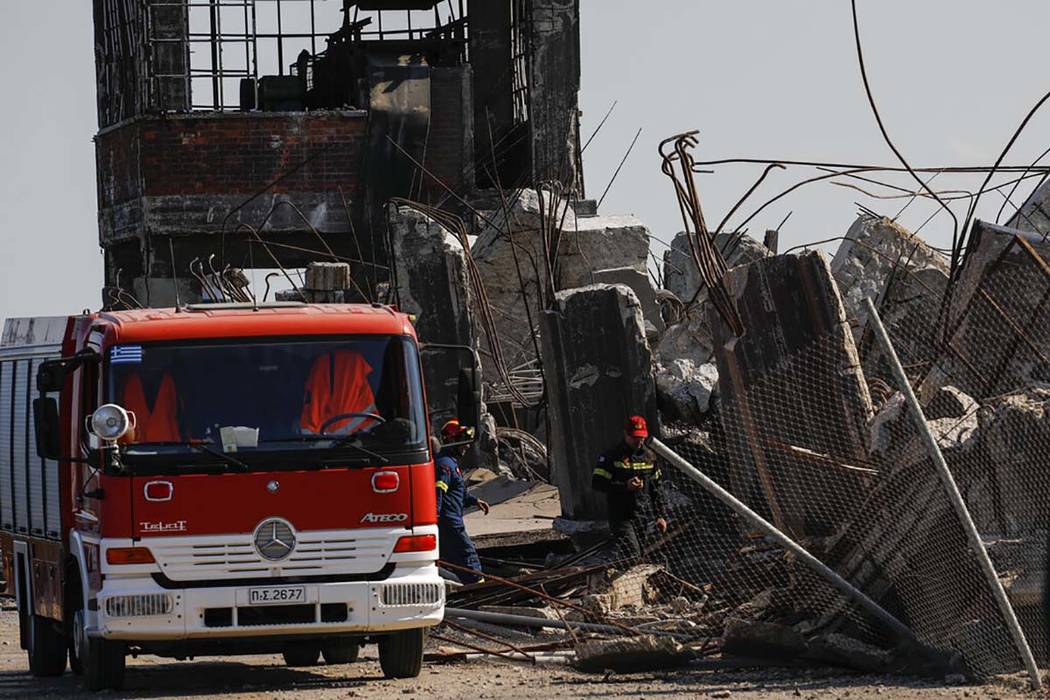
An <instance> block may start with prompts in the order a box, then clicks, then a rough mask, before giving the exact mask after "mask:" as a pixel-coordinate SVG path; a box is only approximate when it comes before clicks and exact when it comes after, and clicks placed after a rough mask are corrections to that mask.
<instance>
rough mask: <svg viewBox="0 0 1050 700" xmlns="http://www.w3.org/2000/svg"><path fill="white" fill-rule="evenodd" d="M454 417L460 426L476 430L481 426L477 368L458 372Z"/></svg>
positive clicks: (479, 380) (479, 379)
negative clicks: (456, 417)
mask: <svg viewBox="0 0 1050 700" xmlns="http://www.w3.org/2000/svg"><path fill="white" fill-rule="evenodd" d="M457 388H458V391H457V392H456V393H457V396H456V415H457V416H458V417H459V422H460V424H461V425H466V426H470V427H472V428H477V427H478V426H479V425H480V424H481V372H479V371H478V368H477V367H464V368H463V369H461V370H459V386H458V387H457Z"/></svg>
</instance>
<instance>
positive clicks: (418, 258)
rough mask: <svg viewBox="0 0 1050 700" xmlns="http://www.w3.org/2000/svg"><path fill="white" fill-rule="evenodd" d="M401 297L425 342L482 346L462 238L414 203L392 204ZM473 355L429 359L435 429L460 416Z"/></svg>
mask: <svg viewBox="0 0 1050 700" xmlns="http://www.w3.org/2000/svg"><path fill="white" fill-rule="evenodd" d="M390 207H391V212H390V218H391V235H392V239H393V250H394V255H393V258H394V265H395V275H394V280H395V289H396V298H397V300H398V304H399V306H400V308H401V310H402V311H404V312H405V313H408V314H413V315H414V316H416V320H415V323H414V325H415V328H416V334H417V335H418V337H419V340H420V341H421V342H423V343H435V344H438V345H459V346H467V347H471V348H475V349H476V348H477V347H478V335H479V334H478V331H477V324H478V321H477V319H476V318H475V311H474V309H475V308H476V304H477V300H476V299H475V298H474V292H473V288H472V287H471V285H470V279H469V276H468V272H467V255H466V251H464V249H463V244H462V242H461V241H460V240H459V239H458V238H457V237H456V235H455V234H454V233H452V232H451V231H449V230H448V229H446V228H444V227H442V226H441V225H440V224H439V223H437V222H435V221H433V220H432V219H429V218H427V217H426V216H424V215H423V214H421V213H419V212H417V211H415V210H414V209H411V208H409V207H405V206H401V207H397V206H395V205H393V204H391V205H390ZM471 364H472V360H471V357H470V355H464V354H463V353H456V352H447V351H443V352H431V353H428V354H427V358H426V362H425V363H424V364H423V376H424V380H425V381H426V387H427V404H428V408H429V411H430V416H431V421H432V425H431V429H432V430H433V431H434V433H435V434H437V433H438V431H439V430H440V428H441V425H442V424H443V423H444V422H445V421H447V420H449V419H450V418H454V417H456V397H457V383H458V381H459V372H460V369H461V368H464V367H470V366H471Z"/></svg>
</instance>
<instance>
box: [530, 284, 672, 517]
mask: <svg viewBox="0 0 1050 700" xmlns="http://www.w3.org/2000/svg"><path fill="white" fill-rule="evenodd" d="M542 336H543V363H544V368H545V373H544V374H545V379H546V389H547V399H548V404H549V408H548V410H549V412H550V425H551V435H550V439H549V441H548V446H549V449H550V455H551V473H552V478H553V481H554V483H555V485H556V486H558V488H559V491H560V497H561V507H562V515H563V516H565V517H567V518H571V519H574V520H604V519H606V517H607V513H606V507H605V499H604V498H603V494H600V493H596V492H595V491H594V489H592V488H591V474H592V472H593V470H594V465H595V462H596V461H597V459H598V455H599V454H601V453H602V452H603V451H605V450H607V449H609V448H610V447H612V446H613V445H615V444H616V442H617V441H618V440H620V439H621V438H622V437H623V422H624V419H625V418H626V417H627V416H629V415H632V414H638V415H642V416H645V417H646V419H647V420H649V421H651V426H652V427H651V428H650V429H651V430H654V431H655V430H658V422H657V411H656V390H655V386H654V382H653V373H652V355H651V352H650V349H649V343H648V341H647V340H646V338H645V321H644V319H643V318H642V310H641V305H640V304H639V302H638V297H636V296H635V294H634V292H633V291H631V290H630V289H629V288H627V287H624V286H622V285H592V286H588V287H582V288H580V289H570V290H567V291H564V292H558V294H557V295H556V297H555V306H554V308H553V309H551V310H549V311H547V312H546V313H545V314H544V317H543V334H542Z"/></svg>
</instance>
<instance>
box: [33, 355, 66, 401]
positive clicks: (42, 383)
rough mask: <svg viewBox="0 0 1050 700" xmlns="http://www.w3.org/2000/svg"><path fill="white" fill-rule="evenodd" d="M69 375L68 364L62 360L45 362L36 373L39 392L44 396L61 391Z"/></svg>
mask: <svg viewBox="0 0 1050 700" xmlns="http://www.w3.org/2000/svg"><path fill="white" fill-rule="evenodd" d="M67 373H68V370H67V369H66V364H65V363H64V362H63V361H62V360H57V361H49V362H45V363H44V364H42V365H40V367H39V369H37V371H36V388H37V390H38V391H40V392H41V393H42V394H50V393H51V392H53V391H61V390H62V384H63V383H64V382H65V380H66V374H67Z"/></svg>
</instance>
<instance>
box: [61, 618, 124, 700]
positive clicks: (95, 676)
mask: <svg viewBox="0 0 1050 700" xmlns="http://www.w3.org/2000/svg"><path fill="white" fill-rule="evenodd" d="M73 625H74V632H73V634H74V635H75V637H76V655H77V658H79V659H80V664H81V666H82V667H83V671H84V687H86V688H87V689H88V690H91V691H98V690H107V689H109V690H120V689H121V688H123V687H124V670H125V668H126V667H127V659H126V658H125V656H124V645H123V643H121V642H115V641H111V640H108V639H100V638H98V637H88V636H87V634H86V632H85V631H84V612H83V611H82V610H77V611H76V614H75V616H74V622H73Z"/></svg>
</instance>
